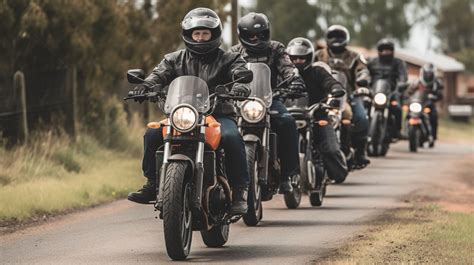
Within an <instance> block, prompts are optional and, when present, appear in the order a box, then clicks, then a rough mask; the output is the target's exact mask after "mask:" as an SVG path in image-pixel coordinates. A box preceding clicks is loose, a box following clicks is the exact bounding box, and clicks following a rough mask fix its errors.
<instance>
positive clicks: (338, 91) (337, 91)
mask: <svg viewBox="0 0 474 265" xmlns="http://www.w3.org/2000/svg"><path fill="white" fill-rule="evenodd" d="M330 94H331V96H333V97H335V98H339V97H343V96H344V95H346V90H344V88H341V87H335V88H333V89H331V92H330Z"/></svg>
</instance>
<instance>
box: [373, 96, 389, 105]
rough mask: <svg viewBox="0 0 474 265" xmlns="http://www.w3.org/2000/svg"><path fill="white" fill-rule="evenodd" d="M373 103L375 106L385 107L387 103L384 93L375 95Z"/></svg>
mask: <svg viewBox="0 0 474 265" xmlns="http://www.w3.org/2000/svg"><path fill="white" fill-rule="evenodd" d="M374 102H375V104H377V105H385V103H387V96H385V94H384V93H377V94H376V95H375V97H374Z"/></svg>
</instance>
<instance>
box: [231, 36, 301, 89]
mask: <svg viewBox="0 0 474 265" xmlns="http://www.w3.org/2000/svg"><path fill="white" fill-rule="evenodd" d="M231 51H232V52H237V53H240V54H241V55H242V57H243V58H244V59H245V60H246V61H247V62H249V63H265V64H266V65H268V67H270V70H271V84H272V88H276V86H277V85H278V83H280V82H282V81H283V80H286V79H289V80H288V82H287V84H289V83H291V82H292V81H296V80H299V81H301V82H303V80H302V79H301V77H299V76H298V75H295V69H296V68H295V65H294V64H293V62H291V60H290V57H289V56H288V54H287V53H286V51H285V45H283V44H282V43H280V42H278V41H273V40H272V41H270V46H269V47H268V49H266V50H264V51H262V52H260V53H258V54H256V53H251V52H250V51H247V49H246V48H245V47H244V46H243V45H242V44H237V45H235V46H233V47H232V48H231Z"/></svg>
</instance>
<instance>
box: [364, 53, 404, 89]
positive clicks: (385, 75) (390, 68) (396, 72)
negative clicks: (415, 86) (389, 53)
mask: <svg viewBox="0 0 474 265" xmlns="http://www.w3.org/2000/svg"><path fill="white" fill-rule="evenodd" d="M367 66H368V68H369V71H370V76H371V77H372V83H375V81H377V80H379V79H387V80H389V82H390V85H391V87H392V90H393V89H395V88H396V86H397V84H399V83H405V82H406V81H407V67H406V64H405V62H404V61H402V60H400V59H398V58H393V59H392V60H391V62H384V61H381V60H380V58H374V59H372V60H370V61H369V63H368V64H367Z"/></svg>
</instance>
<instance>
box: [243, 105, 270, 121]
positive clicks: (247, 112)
mask: <svg viewBox="0 0 474 265" xmlns="http://www.w3.org/2000/svg"><path fill="white" fill-rule="evenodd" d="M240 113H241V114H242V118H244V120H246V121H247V122H250V123H257V122H259V121H261V120H262V119H263V116H265V106H264V105H263V103H262V102H260V101H258V100H249V101H246V102H244V104H243V105H242V107H241V109H240Z"/></svg>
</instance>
